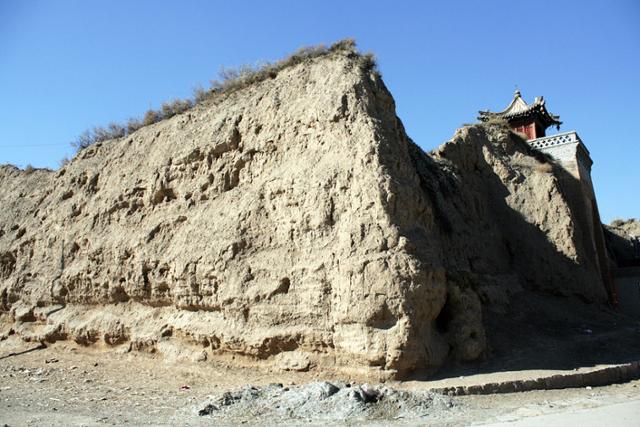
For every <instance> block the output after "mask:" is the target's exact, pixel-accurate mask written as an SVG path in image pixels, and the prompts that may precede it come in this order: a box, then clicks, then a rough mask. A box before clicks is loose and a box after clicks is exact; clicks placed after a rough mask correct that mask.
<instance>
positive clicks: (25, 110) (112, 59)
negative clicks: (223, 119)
mask: <svg viewBox="0 0 640 427" xmlns="http://www.w3.org/2000/svg"><path fill="white" fill-rule="evenodd" d="M345 37H354V38H355V39H356V40H357V42H358V46H359V48H360V49H361V50H364V51H373V52H374V53H375V54H376V55H377V57H378V63H379V67H380V70H381V72H382V75H383V78H384V80H385V82H386V83H387V86H388V87H389V89H390V90H391V92H392V93H393V95H394V97H395V100H396V103H397V107H398V115H399V116H400V118H401V119H402V120H403V122H404V124H405V126H406V129H407V132H408V133H409V135H410V136H411V137H412V138H413V140H414V141H416V143H418V144H419V145H420V146H422V147H423V148H424V149H425V150H429V149H432V148H434V147H436V146H438V145H439V144H441V143H442V142H444V141H446V140H447V139H449V137H450V136H451V135H452V134H453V132H454V131H455V129H456V128H458V127H459V126H460V125H461V124H463V123H470V122H474V121H475V118H476V115H477V111H478V110H479V109H491V110H494V111H495V110H502V109H503V108H504V107H505V106H506V105H507V104H508V103H509V102H510V101H511V99H512V96H513V92H514V89H515V87H516V85H517V86H518V87H519V88H520V90H521V91H522V94H523V97H524V98H525V100H527V101H528V102H531V101H532V100H533V98H534V97H535V96H539V95H543V96H544V97H545V98H546V100H547V107H548V108H549V110H550V111H551V112H552V113H554V114H558V115H560V117H561V120H562V121H563V122H564V125H563V127H562V128H561V131H568V130H576V131H578V134H579V135H580V136H581V137H582V139H583V141H584V142H585V143H586V145H587V147H588V148H589V150H590V151H591V156H592V158H593V160H594V162H595V163H594V166H593V180H594V184H595V187H596V193H597V195H598V200H599V204H600V210H601V215H602V219H603V221H605V222H608V221H610V220H611V219H613V218H615V217H640V164H639V163H640V148H639V145H640V137H639V126H638V122H639V121H640V1H638V0H628V1H624V0H619V1H616V0H612V1H585V0H582V1H561V0H556V1H546V0H543V1H514V0H509V1H438V2H431V1H401V0H395V1H373V0H366V1H347V0H342V1H334V0H323V1H303V0H297V1H293V0H292V1H277V0H272V1H264V0H262V1H229V0H227V1H188V0H184V1H171V2H170V1H160V0H154V1H133V0H130V1H115V0H111V1H106V0H105V1H80V0H78V1H64V0H60V1H53V0H52V1H35V0H0V163H5V162H9V163H13V164H16V165H18V166H21V167H24V166H26V165H27V164H32V165H33V166H36V167H45V166H46V167H51V168H57V167H58V162H59V160H60V159H61V158H62V157H63V156H65V155H68V156H71V155H73V151H74V150H73V149H72V148H71V147H70V145H69V142H70V141H72V140H73V139H74V138H75V137H76V136H77V135H78V134H80V133H81V132H82V131H83V130H85V129H87V128H90V127H93V126H96V125H106V124H107V123H108V122H110V121H125V120H126V119H127V118H128V117H131V116H141V115H142V114H143V113H144V111H146V110H147V109H148V108H150V107H152V108H158V107H159V106H160V104H161V103H162V101H165V100H169V99H171V98H175V97H188V96H190V95H191V92H192V90H193V88H194V87H195V86H197V85H198V84H201V85H203V86H208V82H209V80H210V79H212V78H216V75H217V72H218V70H219V69H220V67H221V66H223V65H224V66H228V67H232V66H238V65H242V64H256V63H258V62H260V61H269V60H276V59H279V58H280V57H282V56H284V55H286V54H288V53H290V52H292V51H294V50H296V49H297V48H299V47H301V46H309V45H315V44H320V43H325V44H330V43H332V42H334V41H336V40H338V39H342V38H345ZM0 191H1V190H0Z"/></svg>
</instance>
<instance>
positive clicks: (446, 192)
mask: <svg viewBox="0 0 640 427" xmlns="http://www.w3.org/2000/svg"><path fill="white" fill-rule="evenodd" d="M367 64H368V62H366V61H363V60H362V57H361V56H359V55H358V54H357V53H356V52H354V51H350V50H343V51H336V52H330V53H329V54H327V55H324V56H321V57H317V58H309V59H308V60H305V61H303V62H302V63H300V64H296V65H292V66H291V67H288V68H285V69H282V70H279V71H278V73H277V74H275V75H273V76H271V77H270V78H268V79H266V80H262V81H259V82H256V83H255V84H253V85H250V86H247V87H244V88H241V89H239V90H237V91H233V92H231V93H229V94H226V95H224V96H221V97H220V98H219V99H215V100H210V101H208V102H206V103H204V104H200V105H198V106H196V107H195V108H193V109H191V110H189V111H187V112H184V113H182V114H179V115H176V116H174V117H173V118H170V119H167V120H164V121H162V122H160V123H157V124H154V125H151V126H147V127H144V128H142V129H140V130H139V131H137V132H135V133H134V134H133V135H130V136H128V137H125V138H121V139H117V140H112V141H106V142H100V143H96V144H94V145H91V146H89V147H88V148H85V149H83V150H81V151H80V152H79V153H78V154H77V156H76V157H75V158H74V159H73V160H72V161H71V162H70V163H69V164H67V165H65V166H64V167H62V168H61V169H60V170H58V171H45V170H34V171H21V170H19V169H17V168H15V167H12V166H2V167H0V185H1V186H2V188H3V191H2V193H0V202H1V203H2V206H3V207H4V209H3V210H2V211H1V212H0V319H1V325H2V326H1V327H2V329H1V331H0V337H7V336H8V335H11V334H18V335H19V336H21V337H22V338H23V339H24V340H29V341H40V342H54V341H57V340H74V341H76V342H78V343H81V344H84V345H105V346H109V347H114V348H117V349H120V350H122V351H131V350H139V351H149V352H157V353H160V354H162V355H163V356H165V357H171V358H195V359H197V360H207V359H209V358H220V359H224V360H229V361H231V362H232V363H234V364H239V365H246V366H257V367H261V368H265V369H287V370H308V369H314V368H315V369H338V370H340V371H341V372H346V373H349V374H350V375H355V376H364V377H369V378H371V377H382V378H388V377H397V378H401V377H405V376H406V375H409V374H410V373H412V372H414V371H422V370H424V371H433V370H435V369H437V368H438V367H440V366H441V365H442V364H443V363H444V362H445V361H446V360H462V361H470V360H474V359H477V358H481V357H482V356H483V355H484V354H485V351H486V348H487V339H486V335H487V331H485V327H484V323H483V307H494V308H495V307H498V308H499V307H500V306H504V305H508V304H509V300H510V298H511V297H512V296H513V295H514V294H518V293H519V292H521V291H523V290H526V291H536V292H538V291H544V292H551V293H553V294H556V295H577V296H580V297H581V298H582V299H585V300H588V301H597V302H603V301H605V300H606V293H605V291H604V287H603V284H602V283H601V280H600V278H599V277H598V274H597V272H596V271H595V270H594V267H593V266H592V265H591V264H590V263H588V262H586V261H585V260H587V259H589V256H590V254H589V247H590V246H589V244H588V242H587V241H586V238H585V237H584V236H583V233H582V231H581V230H580V228H579V227H578V226H577V225H576V221H575V217H576V215H575V212H574V211H573V210H572V207H571V205H570V204H569V203H568V202H567V199H566V197H565V196H564V192H563V188H562V186H561V184H560V182H561V180H560V179H559V177H560V176H561V175H562V174H564V173H566V172H564V171H563V170H562V168H561V167H560V166H558V165H556V164H554V163H553V162H552V161H549V160H548V159H546V158H544V157H543V156H541V155H540V154H539V153H537V152H535V151H532V149H531V148H529V146H528V145H527V144H526V142H525V141H524V140H522V139H521V138H520V137H518V136H517V135H515V134H513V133H512V132H510V131H509V130H508V128H506V127H504V126H503V125H500V124H483V125H476V126H468V127H464V128H462V129H461V130H459V131H458V132H456V134H455V135H454V137H453V138H452V140H451V141H449V142H447V143H446V144H444V145H443V146H441V147H440V148H438V149H437V150H435V151H434V152H433V153H429V154H427V153H425V152H423V151H422V149H420V148H419V147H418V146H417V145H415V144H414V143H413V142H412V141H411V140H410V139H409V137H408V136H407V135H406V133H405V131H404V128H403V126H402V123H401V121H400V120H399V119H398V117H397V116H396V112H395V105H394V100H393V98H392V96H391V95H390V93H389V91H388V90H387V89H386V87H385V85H384V83H383V81H382V80H381V78H380V76H379V74H377V72H376V71H375V70H374V69H372V68H371V67H370V66H368V65H367Z"/></svg>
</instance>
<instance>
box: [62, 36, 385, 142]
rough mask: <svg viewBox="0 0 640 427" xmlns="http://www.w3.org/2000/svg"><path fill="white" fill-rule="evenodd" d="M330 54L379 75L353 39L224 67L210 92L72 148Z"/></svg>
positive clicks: (114, 126)
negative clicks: (270, 60)
mask: <svg viewBox="0 0 640 427" xmlns="http://www.w3.org/2000/svg"><path fill="white" fill-rule="evenodd" d="M331 54H342V55H348V56H350V57H353V58H357V59H359V63H360V66H361V67H362V68H363V69H364V70H365V71H374V72H377V68H376V61H375V57H374V55H373V54H371V53H365V54H361V53H359V52H358V51H357V50H356V43H355V41H354V40H353V39H344V40H340V41H338V42H336V43H334V44H332V45H331V46H330V47H328V48H327V47H325V46H324V45H319V46H313V47H304V48H301V49H299V50H298V51H296V52H294V53H293V54H291V55H290V56H288V57H286V58H284V59H282V60H280V61H277V62H274V63H265V64H262V65H259V66H257V67H253V66H250V65H243V66H240V67H238V68H226V67H222V68H221V69H220V72H219V73H218V74H219V80H213V81H211V87H210V88H209V89H204V88H203V87H201V86H198V87H196V89H195V90H194V92H193V98H192V99H174V100H173V101H168V102H165V103H163V104H162V107H161V108H160V110H149V111H147V112H146V113H145V114H144V116H143V118H142V120H140V119H138V118H131V119H129V120H128V121H127V123H126V124H122V125H121V124H118V123H110V124H109V125H108V126H107V127H102V126H97V127H94V128H93V129H90V130H86V131H84V132H83V133H82V134H80V136H78V138H77V139H76V140H74V141H73V142H72V143H71V145H72V146H73V147H75V148H76V149H77V150H78V151H79V150H82V149H84V148H87V147H88V146H90V145H92V144H95V143H97V142H102V141H107V140H111V139H118V138H122V137H125V136H128V135H130V134H132V133H134V132H135V131H137V130H138V129H140V128H142V127H144V126H149V125H152V124H154V123H158V122H159V121H162V120H165V119H169V118H171V117H173V116H175V115H176V114H181V113H184V112H185V111H188V110H189V109H191V108H193V107H194V106H196V105H198V104H201V103H203V102H206V101H208V100H211V99H214V98H216V97H218V96H221V95H223V94H228V93H232V92H235V91H237V90H240V89H243V88H245V87H247V86H250V85H253V84H256V83H259V82H261V81H264V80H266V79H269V78H275V77H276V76H277V75H278V73H279V72H280V71H282V70H283V69H285V68H288V67H291V66H294V65H297V64H301V63H303V62H306V61H310V60H313V59H315V58H319V57H322V56H327V55H331Z"/></svg>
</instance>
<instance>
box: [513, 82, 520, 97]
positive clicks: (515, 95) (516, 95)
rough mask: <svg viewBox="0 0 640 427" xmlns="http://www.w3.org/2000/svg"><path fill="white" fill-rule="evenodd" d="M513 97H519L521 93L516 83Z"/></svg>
mask: <svg viewBox="0 0 640 427" xmlns="http://www.w3.org/2000/svg"><path fill="white" fill-rule="evenodd" d="M513 97H514V98H521V97H522V94H521V93H520V89H519V88H518V85H516V92H515V93H514V94H513Z"/></svg>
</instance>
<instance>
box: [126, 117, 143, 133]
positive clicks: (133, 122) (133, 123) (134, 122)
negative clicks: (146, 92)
mask: <svg viewBox="0 0 640 427" xmlns="http://www.w3.org/2000/svg"><path fill="white" fill-rule="evenodd" d="M141 127H142V122H141V121H140V119H137V118H135V117H131V118H130V119H129V120H128V121H127V135H131V134H132V133H134V132H135V131H137V130H138V129H140V128H141Z"/></svg>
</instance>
